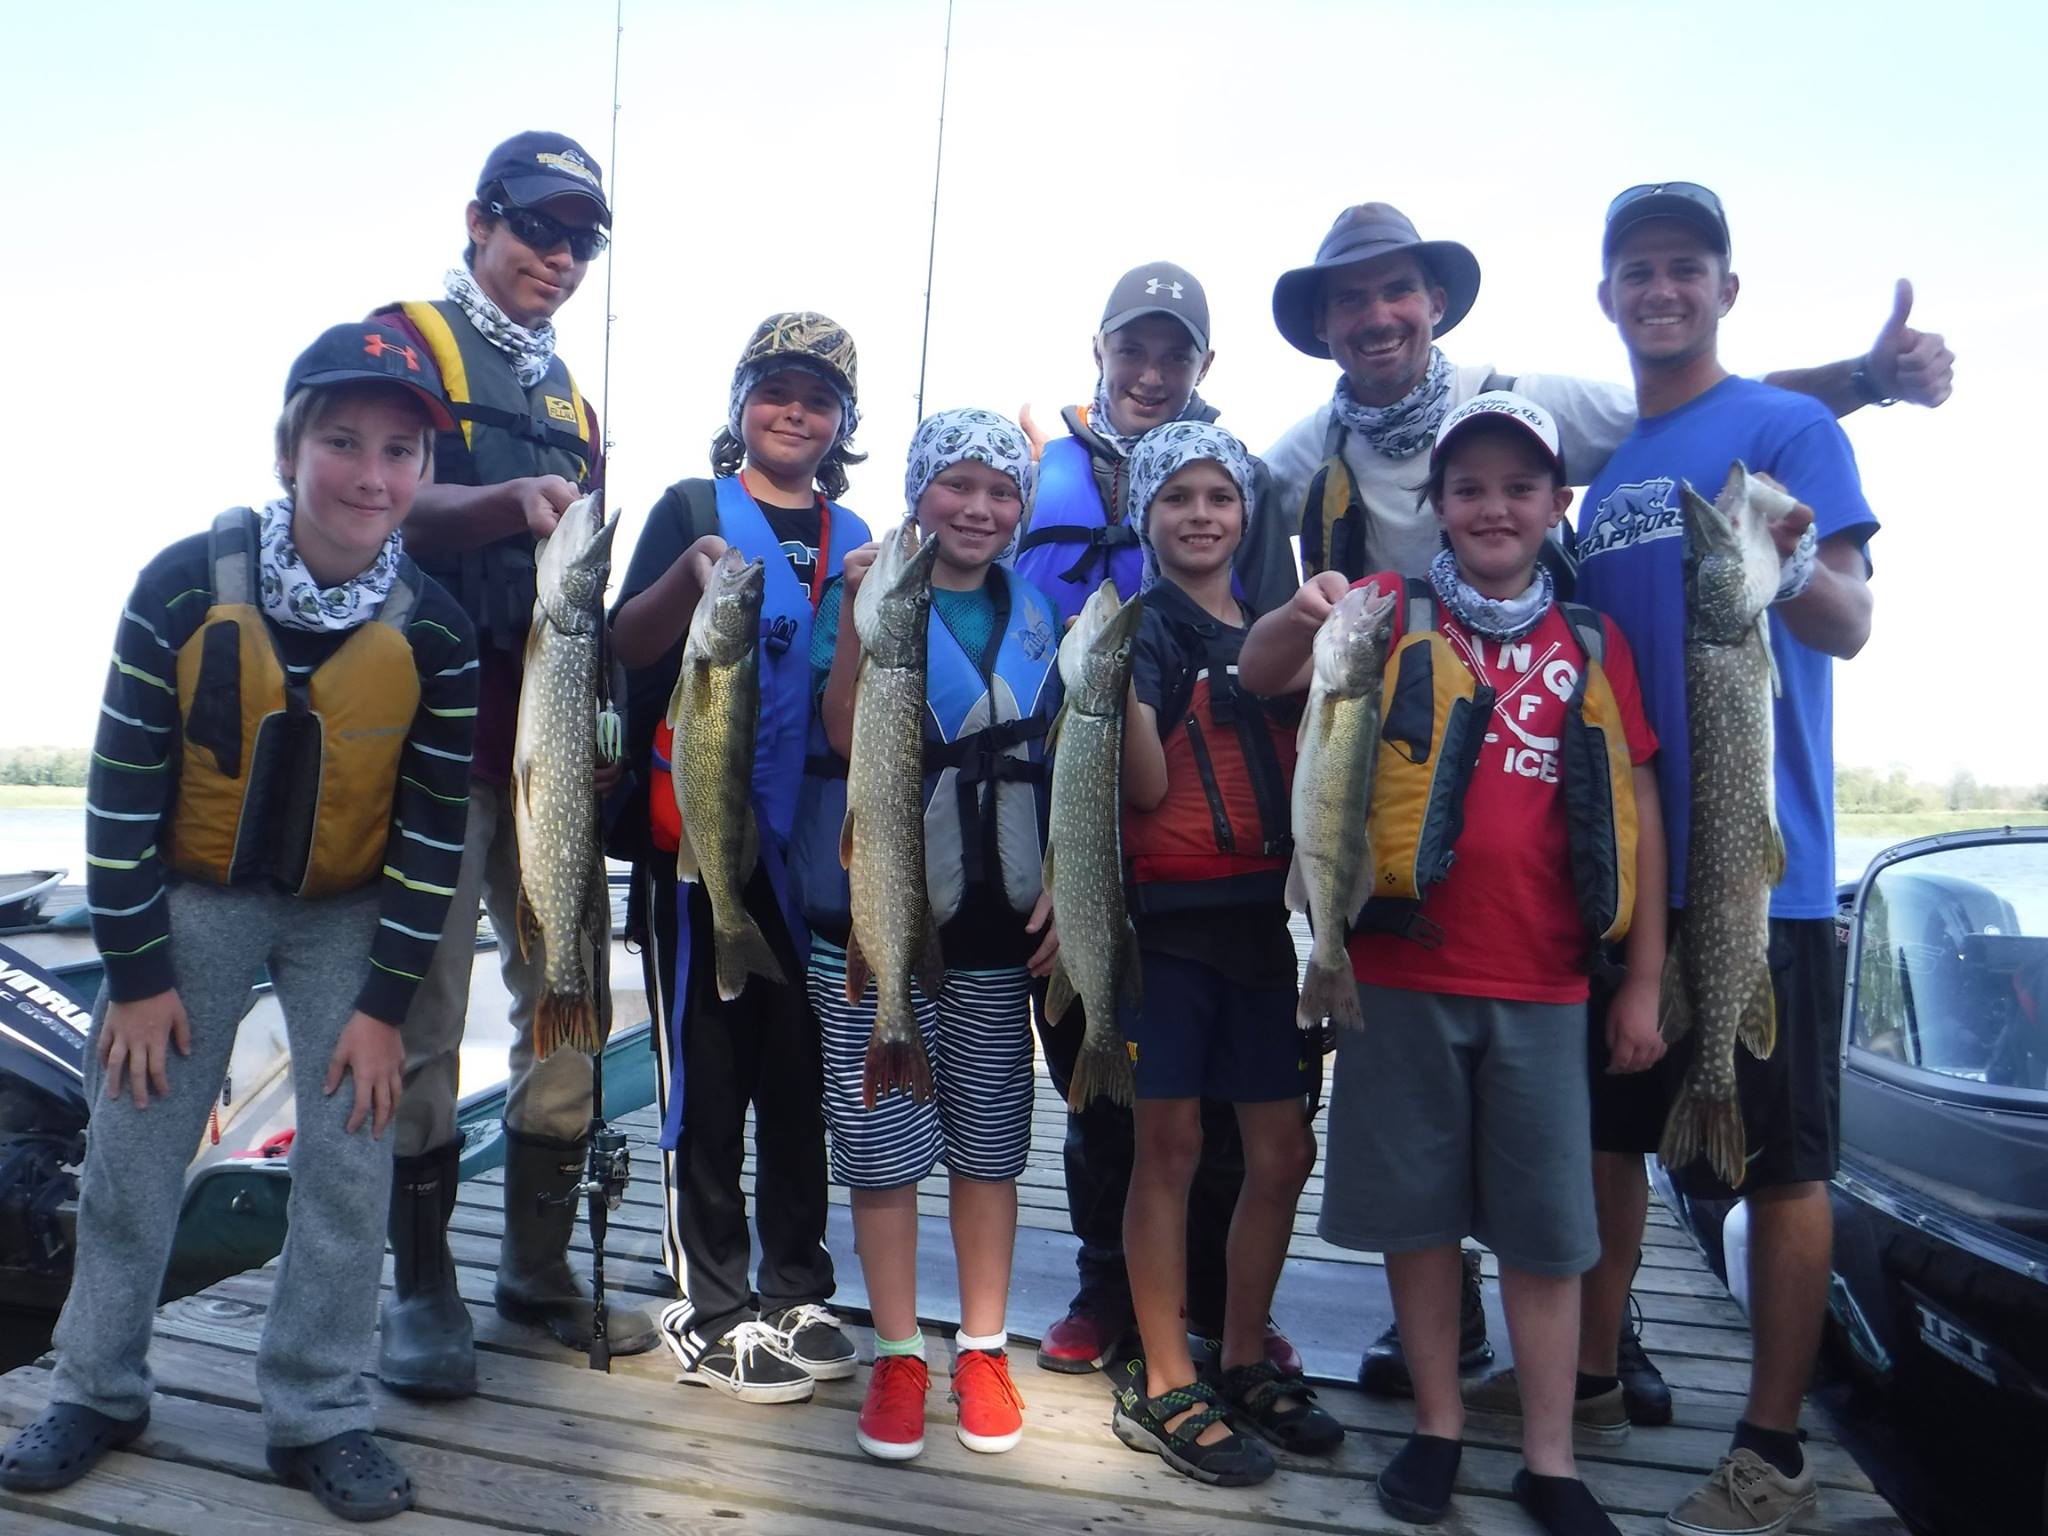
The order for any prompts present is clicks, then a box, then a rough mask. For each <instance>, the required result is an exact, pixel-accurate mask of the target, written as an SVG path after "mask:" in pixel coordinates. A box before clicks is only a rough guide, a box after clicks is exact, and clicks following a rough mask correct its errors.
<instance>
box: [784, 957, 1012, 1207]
mask: <svg viewBox="0 0 2048 1536" xmlns="http://www.w3.org/2000/svg"><path fill="white" fill-rule="evenodd" d="M807 982H808V985H809V987H810V993H811V1007H812V1009H813V1010H814V1011H815V1012H816V1013H817V1015H818V1024H819V1027H820V1030H821V1032H822V1041H823V1047H824V1058H825V1124H826V1126H827V1128H828V1129H829V1130H830V1131H831V1133H832V1143H831V1145H832V1182H833V1183H835V1184H844V1185H846V1186H847V1187H848V1188H849V1189H895V1188H897V1187H898V1186H899V1185H903V1184H915V1183H917V1182H918V1181H919V1180H920V1179H922V1178H924V1177H925V1176H926V1175H928V1174H929V1173H930V1172H931V1171H932V1169H933V1168H934V1167H935V1166H936V1165H937V1164H938V1161H939V1159H940V1158H941V1157H944V1159H945V1163H946V1168H947V1170H948V1171H949V1172H952V1173H956V1174H959V1175H960V1176H961V1177H963V1178H969V1179H983V1180H988V1181H991V1182H993V1181H997V1180H1002V1179H1014V1178H1016V1177H1017V1175H1018V1174H1020V1173H1022V1172H1023V1171H1024V1157H1025V1153H1026V1152H1027V1151H1029V1149H1030V1146H1031V1098H1032V1091H1033V1088H1034V1081H1033V1078H1032V1073H1031V978H1030V975H1029V974H1028V973H1027V972H1026V971H1025V969H1024V968H1023V967H1022V966H1021V965H1020V966H1016V967H1014V968H1011V969H1008V970H1001V971H966V970H949V971H948V972H947V973H946V985H945V987H944V989H943V990H942V991H941V992H940V994H939V1000H938V1003H937V1005H936V1006H934V1005H933V1004H932V1003H931V1002H929V1001H928V1000H927V999H926V997H925V995H924V992H923V991H922V989H920V988H918V987H917V986H916V984H915V983H913V984H912V987H911V997H912V999H913V1001H914V1002H915V1003H916V1005H917V1020H918V1024H919V1025H920V1026H921V1027H922V1029H923V1031H924V1049H925V1055H926V1057H927V1058H928V1059H929V1060H930V1062H931V1068H932V1088H933V1095H932V1099H931V1102H929V1103H926V1104H919V1103H917V1102H916V1101H915V1100H913V1099H912V1098H911V1097H910V1096H909V1095H908V1094H903V1093H892V1094H890V1095H889V1096H888V1097H887V1098H885V1099H881V1100H879V1101H878V1102H877V1103H876V1105H875V1107H874V1108H873V1109H864V1108H863V1107H862V1106H861V1101H860V1098H861V1094H860V1084H861V1072H862V1069H863V1067H864V1066H865V1065H866V1062H867V1050H868V1038H869V1036H870V1035H871V1034H872V1033H873V1031H874V1027H875V1002H874V999H875V989H874V983H873V982H869V983H868V990H867V993H866V995H865V996H863V997H862V999H861V1001H860V1002H858V1003H848V1002H847V1000H846V951H845V950H844V949H842V948H840V947H839V946H838V945H836V944H833V943H831V942H829V941H827V940H825V939H822V938H819V937H817V936H815V935H813V937H812V940H811V963H810V972H809V975H808V977H807Z"/></svg>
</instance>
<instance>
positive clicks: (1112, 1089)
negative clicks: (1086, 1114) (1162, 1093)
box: [1067, 1029, 1138, 1115]
mask: <svg viewBox="0 0 2048 1536" xmlns="http://www.w3.org/2000/svg"><path fill="white" fill-rule="evenodd" d="M1089 1033H1090V1035H1091V1036H1092V1035H1093V1034H1094V1031H1093V1030H1092V1029H1091V1030H1090V1031H1089ZM1137 1093H1138V1081H1137V1074H1136V1073H1135V1072H1133V1071H1132V1070H1131V1053H1130V1049H1129V1047H1127V1046H1126V1045H1125V1044H1124V1041H1123V1037H1122V1036H1121V1035H1119V1034H1117V1033H1116V1032H1115V1031H1113V1030H1112V1031H1109V1032H1108V1033H1107V1034H1106V1036H1105V1037H1104V1038H1102V1039H1100V1040H1097V1039H1092V1038H1091V1039H1089V1040H1085V1041H1083V1042H1082V1045H1081V1054H1080V1055H1079V1056H1077V1057H1075V1058H1074V1073H1073V1076H1072V1077H1071V1078H1069V1079H1068V1082H1067V1108H1069V1109H1071V1110H1072V1111H1073V1112H1074V1113H1075V1114H1077V1115H1078V1114H1080V1113H1081V1111H1082V1110H1084V1109H1086V1108H1087V1107H1088V1105H1089V1104H1090V1103H1091V1102H1092V1101H1093V1100H1095V1099H1097V1098H1105V1099H1108V1100H1109V1101H1110V1103H1112V1104H1129V1103H1130V1102H1131V1100H1132V1099H1134V1098H1136V1097H1137Z"/></svg>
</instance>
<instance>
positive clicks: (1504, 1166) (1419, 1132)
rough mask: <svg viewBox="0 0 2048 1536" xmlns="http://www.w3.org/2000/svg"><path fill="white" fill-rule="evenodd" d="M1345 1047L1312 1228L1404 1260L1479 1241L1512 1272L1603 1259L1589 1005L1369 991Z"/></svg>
mask: <svg viewBox="0 0 2048 1536" xmlns="http://www.w3.org/2000/svg"><path fill="white" fill-rule="evenodd" d="M1358 1003H1359V1008H1360V1010H1361V1011H1362V1012H1363V1013H1364V1014H1365V1028H1364V1030H1363V1031H1360V1032H1356V1033H1354V1032H1351V1031H1348V1030H1347V1031H1345V1032H1343V1033H1342V1034H1340V1035H1339V1037H1338V1040H1337V1067H1336V1076H1335V1079H1334V1081H1333V1082H1332V1084H1331V1088H1330V1131H1329V1153H1328V1160H1327V1163H1326V1165H1325V1167H1326V1173H1325V1176H1324V1188H1323V1211H1322V1216H1321V1219H1320V1220H1319V1222H1318V1223H1317V1230H1318V1231H1319V1232H1320V1233H1321V1234H1322V1236H1323V1239H1324V1240H1325V1241H1326V1242H1331V1243H1335V1244H1337V1246H1339V1247H1340V1248H1361V1249H1365V1250H1367V1251H1368V1252H1375V1253H1406V1252H1410V1251H1412V1250H1414V1249H1419V1248H1434V1247H1439V1246H1441V1245H1443V1244H1445V1243H1455V1242H1458V1241H1459V1240H1461V1239H1463V1238H1466V1237H1475V1238H1477V1239H1478V1240H1479V1241H1480V1242H1482V1243H1484V1244H1485V1245H1486V1246H1487V1247H1488V1248H1491V1249H1492V1250H1493V1251H1494V1253H1496V1254H1497V1255H1499V1257H1500V1261H1501V1262H1502V1263H1503V1264H1506V1265H1508V1266H1510V1267H1512V1268H1514V1269H1519V1270H1523V1271H1525V1272H1527V1273H1530V1274H1537V1275H1577V1274H1583V1273H1585V1271H1587V1270H1588V1269H1591V1268H1592V1267H1593V1264H1594V1262H1595V1261H1596V1260H1597V1259H1598V1258H1599V1257H1600V1229H1599V1222H1598V1219H1597V1217H1596V1216H1595V1214H1594V1210H1593V1142H1592V1134H1591V1130H1590V1126H1589V1116H1590V1113H1591V1111H1590V1108H1589V1106H1588V1103H1587V1089H1586V1005H1585V1004H1584V1003H1515V1002H1502V1001H1500V1000H1498V999H1494V998H1484V997H1457V996H1453V995H1450V994H1447V993H1441V992H1409V991H1403V990H1400V989H1398V988H1394V987H1376V986H1371V985H1369V984H1363V983H1362V984H1360V986H1359V988H1358Z"/></svg>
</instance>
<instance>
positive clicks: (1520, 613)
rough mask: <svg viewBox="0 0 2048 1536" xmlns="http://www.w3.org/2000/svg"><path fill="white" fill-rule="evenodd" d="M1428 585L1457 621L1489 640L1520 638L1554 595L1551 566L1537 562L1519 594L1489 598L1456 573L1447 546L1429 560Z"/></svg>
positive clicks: (1538, 620)
mask: <svg viewBox="0 0 2048 1536" xmlns="http://www.w3.org/2000/svg"><path fill="white" fill-rule="evenodd" d="M1429 584H1430V585H1431V586H1432V587H1434V588H1435V589H1436V596H1437V601H1438V602H1440V603H1442V604H1443V605H1444V607H1446V608H1448V609H1449V610H1450V611H1451V613H1452V615H1453V616H1454V617H1455V618H1456V619H1457V621H1458V622H1459V623H1460V624H1462V625H1464V626H1465V627H1466V628H1467V629H1469V630H1471V631H1472V633H1473V634H1475V635H1483V636H1485V637H1486V638H1487V639H1488V640H1519V639H1521V638H1522V636H1524V635H1526V634H1528V633H1529V631H1530V630H1532V629H1534V628H1535V627H1536V626H1537V625H1538V624H1540V623H1541V622H1542V621H1543V615H1544V614H1546V613H1548V612H1549V611H1550V604H1551V600H1552V599H1553V598H1555V597H1556V596H1557V582H1556V580H1555V579H1554V578H1553V577H1552V576H1551V574H1550V567H1549V566H1547V565H1544V564H1543V563H1542V562H1540V561H1539V562H1538V563H1537V566H1536V575H1535V578H1534V579H1533V580H1531V581H1530V583H1529V585H1528V587H1527V588H1526V589H1525V590H1524V591H1523V592H1522V595H1521V596H1519V597H1488V596H1486V595H1485V594H1484V593H1482V592H1480V591H1479V590H1478V589H1477V588H1476V587H1474V586H1473V585H1472V584H1471V583H1470V582H1469V581H1467V580H1466V579H1465V578H1464V577H1463V576H1461V575H1459V574H1458V558H1457V556H1455V555H1453V554H1452V553H1451V552H1450V551H1449V550H1448V549H1440V550H1438V551H1437V552H1436V558H1435V559H1434V560H1432V561H1430V562H1429Z"/></svg>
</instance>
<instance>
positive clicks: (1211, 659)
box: [1131, 581, 1297, 987]
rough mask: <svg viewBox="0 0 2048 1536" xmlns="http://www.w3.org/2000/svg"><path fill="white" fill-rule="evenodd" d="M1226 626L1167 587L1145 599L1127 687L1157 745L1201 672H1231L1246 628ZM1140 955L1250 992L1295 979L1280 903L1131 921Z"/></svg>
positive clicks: (1181, 791) (1198, 792) (1176, 788)
mask: <svg viewBox="0 0 2048 1536" xmlns="http://www.w3.org/2000/svg"><path fill="white" fill-rule="evenodd" d="M1239 609H1240V611H1241V612H1243V618H1244V622H1243V623H1242V624H1238V625H1232V624H1225V623H1223V622H1222V621H1221V620H1219V619H1217V618H1216V617H1215V616H1214V615H1213V614H1211V613H1210V612H1208V610H1206V609H1205V608H1203V607H1202V605H1201V604H1199V603H1197V602H1196V601H1195V600H1194V599H1193V598H1191V597H1189V596H1188V595H1187V593H1185V592H1183V591H1182V590H1181V589H1180V588H1179V587H1177V586H1175V585H1174V584H1173V583H1172V582H1170V581H1161V582H1159V583H1158V584H1157V585H1155V586H1153V587H1152V588H1151V589H1150V590H1149V591H1147V592H1146V593H1145V610H1144V614H1143V616H1142V617H1141V618H1140V620H1139V622H1138V638H1137V641H1136V643H1135V644H1134V645H1133V646H1132V648H1131V682H1132V685H1133V687H1134V688H1135V689H1136V692H1137V695H1138V702H1139V703H1141V704H1149V705H1151V706H1152V708H1153V709H1154V710H1156V711H1157V712H1158V715H1159V734H1160V738H1161V739H1162V740H1164V739H1165V738H1166V737H1167V736H1168V735H1170V734H1171V733H1172V732H1173V731H1175V730H1178V729H1179V728H1180V726H1181V721H1182V717H1183V714H1184V712H1185V711H1186V709H1187V707H1188V703H1189V701H1190V700H1191V699H1192V697H1193V695H1194V691H1195V677H1196V675H1197V674H1198V673H1200V672H1201V670H1202V669H1203V668H1204V667H1208V668H1209V669H1210V670H1211V675H1212V676H1213V675H1214V670H1215V669H1216V668H1218V667H1228V666H1234V665H1235V664H1236V662H1237V653H1238V651H1239V650H1240V649H1242V648H1243V646H1244V637H1245V635H1246V633H1247V632H1248V630H1249V629H1250V627H1251V615H1250V613H1249V612H1244V611H1243V609H1244V605H1243V604H1239ZM1166 793H1167V795H1168V797H1169V798H1172V797H1174V796H1179V795H1193V796H1195V797H1197V798H1198V799H1200V798H1202V796H1203V791H1202V787H1201V785H1200V784H1198V783H1197V784H1168V785H1167V787H1166ZM1134 922H1135V924H1136V927H1137V930H1138V945H1139V947H1140V948H1141V949H1151V950H1156V951H1158V952H1159V953H1161V954H1167V955H1173V956H1176V957H1178V958H1180V959H1185V960H1199V961H1201V962H1202V963H1203V964H1205V965H1210V966H1214V967H1215V968H1216V969H1217V970H1218V971H1221V972H1222V973H1223V974H1224V975H1225V976H1227V977H1229V978H1230V979H1231V980H1232V981H1235V982H1238V983H1240V984H1242V985H1245V986H1253V987H1285V986H1292V985H1293V984H1294V981H1295V977H1296V974H1297V972H1296V963H1295V957H1294V938H1293V935H1291V934H1290V933H1289V932H1288V931H1287V909H1286V908H1285V907H1284V906H1282V905H1281V904H1280V903H1279V902H1277V901H1275V902H1272V903H1270V904H1262V905H1259V906H1216V907H1188V908H1183V909H1179V910H1175V911H1168V912H1141V913H1139V914H1137V915H1136V917H1135V918H1134Z"/></svg>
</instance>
